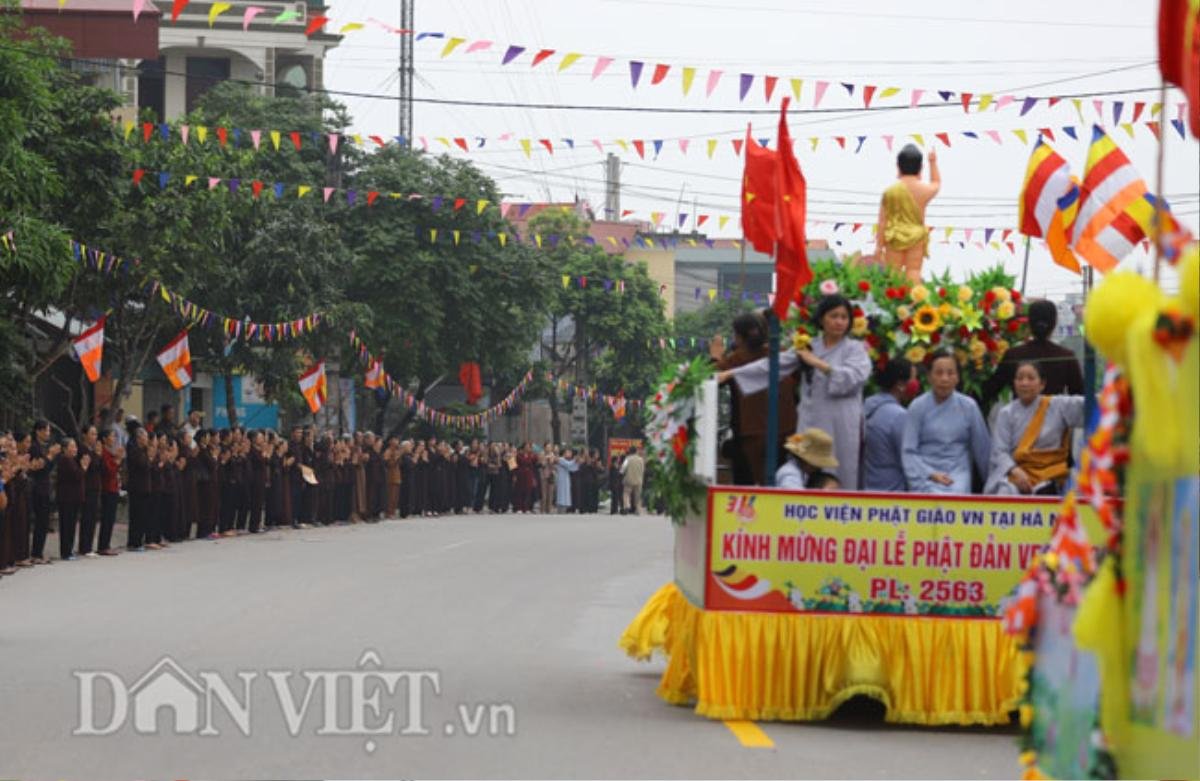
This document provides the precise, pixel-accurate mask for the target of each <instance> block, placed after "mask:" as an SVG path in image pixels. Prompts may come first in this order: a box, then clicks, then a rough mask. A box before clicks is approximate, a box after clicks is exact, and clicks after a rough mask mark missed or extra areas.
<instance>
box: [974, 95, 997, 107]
mask: <svg viewBox="0 0 1200 781" xmlns="http://www.w3.org/2000/svg"><path fill="white" fill-rule="evenodd" d="M995 97H996V96H995V95H992V94H991V93H988V94H987V95H980V96H979V108H977V109H976V111H984V110H986V109H987V107H988V106H990V105H992V101H993V100H994V99H995Z"/></svg>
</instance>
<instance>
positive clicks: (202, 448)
mask: <svg viewBox="0 0 1200 781" xmlns="http://www.w3.org/2000/svg"><path fill="white" fill-rule="evenodd" d="M219 464H220V452H219V451H218V450H217V447H216V445H215V444H214V443H213V433H212V432H211V431H209V430H208V429H201V430H200V431H198V432H197V433H196V458H195V462H194V463H193V465H192V470H193V473H194V475H195V481H196V539H198V540H211V539H215V538H216V534H215V532H216V529H217V517H218V516H217V513H218V511H219V509H220V505H221V484H220V475H219V474H218V470H219Z"/></svg>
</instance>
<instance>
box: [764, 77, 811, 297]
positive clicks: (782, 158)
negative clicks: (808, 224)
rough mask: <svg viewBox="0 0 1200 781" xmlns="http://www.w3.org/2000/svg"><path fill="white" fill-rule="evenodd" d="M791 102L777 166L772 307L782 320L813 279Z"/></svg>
mask: <svg viewBox="0 0 1200 781" xmlns="http://www.w3.org/2000/svg"><path fill="white" fill-rule="evenodd" d="M790 102H791V101H790V99H789V98H786V97H785V98H784V99H783V106H782V107H781V108H780V111H779V151H778V155H779V164H778V165H777V166H775V196H776V197H775V225H776V233H777V235H778V237H779V247H778V252H777V253H776V255H775V301H774V303H773V307H774V309H775V314H776V315H777V316H778V317H779V319H780V320H783V319H785V317H786V316H787V310H788V307H789V306H790V305H791V303H792V302H793V301H796V300H798V299H799V297H800V291H801V290H803V289H804V286H805V285H807V284H808V282H809V280H811V279H812V270H811V269H810V268H809V267H808V239H807V236H806V234H805V225H804V223H805V219H806V217H807V212H808V184H807V183H806V182H805V181H804V174H803V173H802V172H801V171H800V163H799V162H797V160H796V154H795V152H794V151H793V150H792V136H791V134H790V133H789V132H788V124H787V110H788V104H789V103H790Z"/></svg>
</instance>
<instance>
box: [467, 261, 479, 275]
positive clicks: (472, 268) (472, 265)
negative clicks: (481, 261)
mask: <svg viewBox="0 0 1200 781" xmlns="http://www.w3.org/2000/svg"><path fill="white" fill-rule="evenodd" d="M467 270H468V271H470V272H471V273H472V274H474V273H475V272H476V271H478V270H479V266H478V265H476V264H474V263H472V264H471V265H469V266H467Z"/></svg>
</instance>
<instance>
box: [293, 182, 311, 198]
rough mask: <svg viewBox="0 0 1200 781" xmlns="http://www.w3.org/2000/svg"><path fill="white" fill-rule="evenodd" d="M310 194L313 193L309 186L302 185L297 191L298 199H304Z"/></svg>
mask: <svg viewBox="0 0 1200 781" xmlns="http://www.w3.org/2000/svg"><path fill="white" fill-rule="evenodd" d="M310 192H312V188H311V187H309V186H308V185H307V184H302V185H300V187H299V188H297V190H296V197H297V198H303V197H304V196H306V195H308V194H309V193H310Z"/></svg>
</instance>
